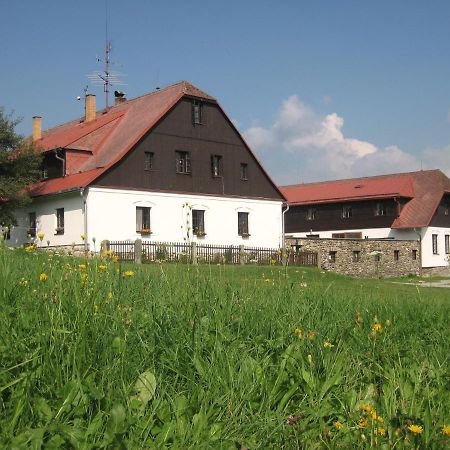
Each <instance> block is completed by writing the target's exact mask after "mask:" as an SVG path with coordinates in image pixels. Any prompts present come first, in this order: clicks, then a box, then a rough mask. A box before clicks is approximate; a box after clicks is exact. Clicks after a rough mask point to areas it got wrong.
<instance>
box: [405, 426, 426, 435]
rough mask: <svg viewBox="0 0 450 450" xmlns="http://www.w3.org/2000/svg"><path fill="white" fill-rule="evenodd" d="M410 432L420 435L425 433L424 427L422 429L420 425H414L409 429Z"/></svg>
mask: <svg viewBox="0 0 450 450" xmlns="http://www.w3.org/2000/svg"><path fill="white" fill-rule="evenodd" d="M408 430H409V431H411V433H414V434H420V433H422V432H423V427H421V426H420V425H415V424H412V425H410V426H409V427H408Z"/></svg>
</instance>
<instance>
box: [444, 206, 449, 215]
mask: <svg viewBox="0 0 450 450" xmlns="http://www.w3.org/2000/svg"><path fill="white" fill-rule="evenodd" d="M449 209H450V204H448V203H446V204H445V205H444V216H448V211H449Z"/></svg>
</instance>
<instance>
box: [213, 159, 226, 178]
mask: <svg viewBox="0 0 450 450" xmlns="http://www.w3.org/2000/svg"><path fill="white" fill-rule="evenodd" d="M222 174H223V170H222V156H221V155H211V175H212V176H213V177H221V176H222Z"/></svg>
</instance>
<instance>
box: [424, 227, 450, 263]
mask: <svg viewBox="0 0 450 450" xmlns="http://www.w3.org/2000/svg"><path fill="white" fill-rule="evenodd" d="M433 234H437V251H438V253H437V254H436V255H434V254H433V242H432V235H433ZM446 234H447V235H449V236H450V228H443V227H427V228H423V229H422V267H442V266H448V265H449V260H448V258H449V256H450V255H447V254H446V253H445V235H446Z"/></svg>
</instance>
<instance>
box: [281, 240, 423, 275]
mask: <svg viewBox="0 0 450 450" xmlns="http://www.w3.org/2000/svg"><path fill="white" fill-rule="evenodd" d="M286 248H293V249H301V250H307V251H314V252H317V253H318V261H319V263H318V265H319V267H320V268H321V269H323V270H330V271H333V272H336V273H340V274H344V275H350V276H357V277H395V276H404V275H408V274H420V271H421V264H420V261H421V256H420V242H419V241H415V240H407V241H406V240H405V241H403V240H394V239H317V238H315V239H314V238H289V237H287V238H286Z"/></svg>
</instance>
